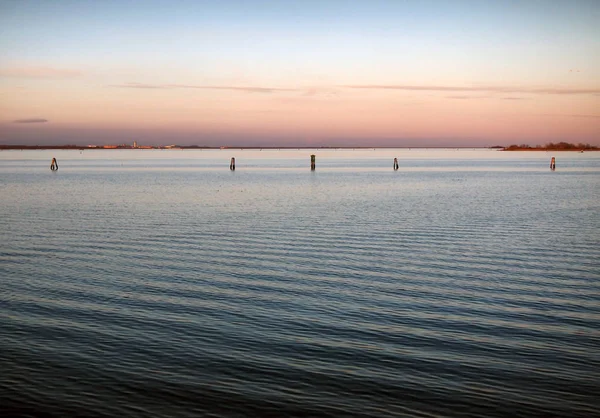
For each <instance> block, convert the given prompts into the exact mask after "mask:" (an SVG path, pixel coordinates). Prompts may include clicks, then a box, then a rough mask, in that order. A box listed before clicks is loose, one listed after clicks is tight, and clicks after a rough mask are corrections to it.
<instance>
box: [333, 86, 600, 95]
mask: <svg viewBox="0 0 600 418" xmlns="http://www.w3.org/2000/svg"><path fill="white" fill-rule="evenodd" d="M341 87H345V88H350V89H365V90H404V91H438V92H490V93H529V94H559V95H560V94H600V88H584V89H575V88H551V87H545V88H537V87H536V88H527V87H513V86H476V87H457V86H440V85H431V86H425V85H420V86H413V85H404V84H359V85H344V86H341Z"/></svg>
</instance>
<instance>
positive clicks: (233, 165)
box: [229, 157, 235, 171]
mask: <svg viewBox="0 0 600 418" xmlns="http://www.w3.org/2000/svg"><path fill="white" fill-rule="evenodd" d="M229 169H230V170H231V171H235V158H233V157H231V162H230V163H229Z"/></svg>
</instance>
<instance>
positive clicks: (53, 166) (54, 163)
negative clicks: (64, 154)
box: [50, 158, 58, 171]
mask: <svg viewBox="0 0 600 418" xmlns="http://www.w3.org/2000/svg"><path fill="white" fill-rule="evenodd" d="M50 170H52V171H58V161H56V158H53V159H52V163H50Z"/></svg>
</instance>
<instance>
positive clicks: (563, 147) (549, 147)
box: [503, 142, 600, 152]
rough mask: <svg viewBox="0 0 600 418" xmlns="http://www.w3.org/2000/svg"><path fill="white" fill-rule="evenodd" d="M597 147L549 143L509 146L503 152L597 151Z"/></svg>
mask: <svg viewBox="0 0 600 418" xmlns="http://www.w3.org/2000/svg"><path fill="white" fill-rule="evenodd" d="M598 150H600V148H599V147H596V146H593V145H590V144H581V143H580V144H570V143H568V142H559V143H556V144H555V143H553V142H550V143H548V144H546V145H536V146H535V147H532V146H530V145H527V144H522V145H510V146H508V147H504V148H503V151H579V152H583V151H598Z"/></svg>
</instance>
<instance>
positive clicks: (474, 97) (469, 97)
mask: <svg viewBox="0 0 600 418" xmlns="http://www.w3.org/2000/svg"><path fill="white" fill-rule="evenodd" d="M446 99H458V100H466V99H485V97H476V96H459V95H456V96H446Z"/></svg>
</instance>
